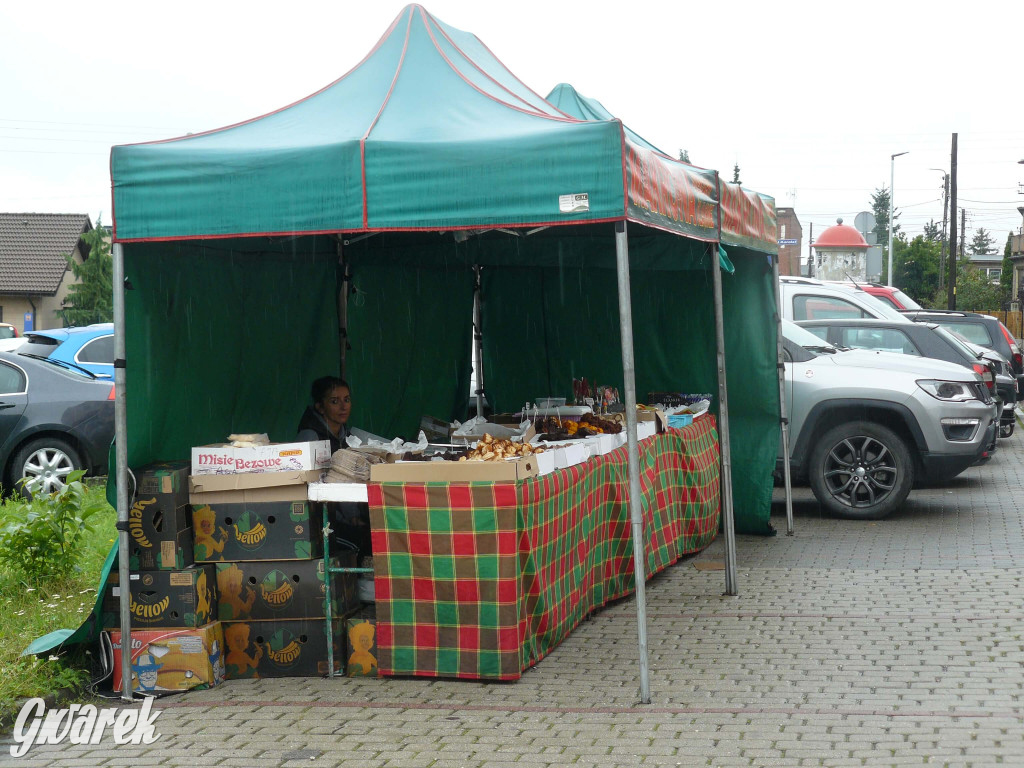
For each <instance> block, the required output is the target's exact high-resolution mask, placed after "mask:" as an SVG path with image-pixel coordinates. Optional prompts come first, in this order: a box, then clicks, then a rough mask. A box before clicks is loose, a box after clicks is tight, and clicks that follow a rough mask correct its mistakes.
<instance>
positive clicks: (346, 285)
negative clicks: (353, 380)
mask: <svg viewBox="0 0 1024 768" xmlns="http://www.w3.org/2000/svg"><path fill="white" fill-rule="evenodd" d="M337 248H338V267H339V268H340V269H341V287H340V288H339V290H338V370H339V375H340V376H341V378H342V379H344V378H345V374H346V372H347V371H346V369H347V368H348V365H347V362H348V360H347V357H348V292H349V291H350V290H351V289H352V277H351V275H350V274H349V271H348V264H347V263H346V262H345V252H344V242H343V241H342V239H341V237H339V238H338V245H337Z"/></svg>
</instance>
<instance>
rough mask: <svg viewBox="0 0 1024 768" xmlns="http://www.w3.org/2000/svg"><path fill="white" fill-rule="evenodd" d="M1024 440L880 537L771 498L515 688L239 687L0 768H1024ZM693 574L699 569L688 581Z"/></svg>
mask: <svg viewBox="0 0 1024 768" xmlns="http://www.w3.org/2000/svg"><path fill="white" fill-rule="evenodd" d="M1022 480H1024V436H1021V435H1020V434H1015V435H1014V436H1013V437H1011V438H1009V439H1008V440H1001V441H1000V450H999V451H998V452H997V454H996V455H995V457H994V458H993V459H992V461H990V462H989V463H988V464H986V465H983V466H981V467H975V468H972V469H970V470H968V471H967V472H965V473H964V474H963V475H961V476H960V477H958V478H956V479H954V480H952V481H949V482H948V483H947V484H946V485H944V486H942V487H938V488H929V489H916V490H915V491H914V492H913V493H912V494H911V496H910V499H909V500H908V501H907V503H906V505H905V506H904V508H903V509H902V510H900V511H899V512H897V513H895V514H894V515H892V516H891V517H890V518H889V519H887V520H884V521H879V522H856V521H849V520H836V519H832V518H830V517H828V516H827V515H825V514H823V513H822V512H821V510H820V508H819V507H818V505H817V504H816V503H815V502H814V501H813V498H812V497H811V495H810V492H809V491H808V490H807V489H795V494H794V496H795V502H794V517H795V535H793V536H787V535H786V518H785V509H784V504H782V503H781V498H782V496H781V493H780V492H778V491H777V492H776V494H775V498H776V501H777V503H775V504H773V509H772V523H773V525H775V527H776V528H777V529H778V530H779V535H778V536H776V537H773V538H761V537H751V536H738V537H737V549H738V555H737V563H738V570H737V584H738V588H739V595H738V596H726V595H724V594H723V592H724V586H725V580H724V573H723V572H722V571H721V570H715V568H716V566H718V565H719V564H721V563H722V562H723V561H724V551H725V550H724V542H723V540H722V538H721V537H719V539H717V540H716V541H715V542H714V543H713V544H712V545H711V546H710V547H709V548H708V549H707V550H705V551H704V552H702V553H701V554H699V555H697V556H695V557H691V558H688V559H687V560H684V561H683V562H680V563H679V564H677V565H675V566H673V567H672V568H670V569H668V570H667V571H666V572H664V573H662V574H659V575H658V576H657V577H655V578H654V579H652V580H651V581H650V582H649V584H648V588H647V608H648V644H649V659H650V680H651V693H652V702H651V703H650V704H649V705H640V704H639V703H638V699H639V691H638V661H637V659H638V653H637V647H636V646H637V636H636V603H635V601H634V600H633V599H632V598H630V599H625V600H622V601H619V602H617V603H615V604H614V605H611V606H609V607H608V608H606V609H605V610H603V611H601V612H599V613H597V614H595V615H594V616H592V617H591V618H590V619H588V620H587V621H585V622H584V623H583V624H582V625H581V626H580V627H579V628H578V629H577V630H576V631H575V632H574V633H573V634H571V635H570V636H569V638H568V639H567V640H566V641H565V642H564V643H563V644H562V645H561V646H560V647H559V648H558V649H556V650H555V651H554V653H552V654H551V655H550V656H549V657H548V658H547V659H544V660H543V661H542V662H541V663H540V664H538V665H537V666H536V667H535V668H533V669H531V670H529V671H527V672H526V673H525V674H524V676H523V678H522V679H521V680H519V681H517V682H514V683H489V684H484V683H475V682H465V681H439V680H408V679H402V680H394V679H378V680H349V679H343V678H341V679H333V680H325V679H312V678H302V679H284V680H264V681H232V682H228V683H226V684H225V685H223V686H220V687H218V688H216V689H214V690H210V691H196V692H190V693H187V694H182V695H179V696H175V697H171V698H167V699H163V700H161V701H160V702H158V704H157V706H158V707H159V708H160V715H159V717H158V719H157V721H156V730H157V732H158V733H160V734H161V736H160V738H159V739H158V740H157V741H156V742H155V743H153V744H150V745H139V746H131V745H128V746H116V745H114V744H113V743H108V741H107V739H104V740H103V742H102V743H100V744H97V745H86V746H75V745H69V744H60V745H42V746H36V747H33V748H32V750H31V751H30V752H29V753H28V755H27V756H26V757H23V758H19V759H15V758H11V757H10V756H9V754H8V749H7V746H8V743H9V742H8V743H4V744H3V745H2V746H3V748H2V750H0V765H2V766H8V765H14V766H19V767H20V768H30V767H35V766H39V767H42V766H68V767H69V768H70V767H71V766H111V767H112V766H133V767H134V766H150V765H154V766H207V765H210V766H212V765H224V766H281V767H282V768H298V767H299V766H308V767H310V768H317V767H323V766H334V765H342V764H345V765H358V766H394V767H395V768H420V767H422V768H428V767H429V768H462V767H464V768H499V767H500V766H509V767H511V766H529V767H533V768H543V767H545V766H570V765H571V766H709V767H716V766H717V767H719V768H731V767H732V766H754V767H763V768H769V767H772V768H774V767H776V766H779V767H781V766H835V767H836V768H839V767H840V766H905V765H925V766H957V767H960V766H964V767H966V766H995V765H1009V766H1024V704H1022V702H1021V695H1022V693H1024V671H1022V661H1024V647H1022V642H1021V638H1022V636H1024V605H1022V598H1024V583H1022V582H1024V515H1022V514H1021V512H1020V506H1021V503H1020V501H1019V499H1020V495H1021V493H1022V490H1021V489H1022ZM698 566H700V567H698Z"/></svg>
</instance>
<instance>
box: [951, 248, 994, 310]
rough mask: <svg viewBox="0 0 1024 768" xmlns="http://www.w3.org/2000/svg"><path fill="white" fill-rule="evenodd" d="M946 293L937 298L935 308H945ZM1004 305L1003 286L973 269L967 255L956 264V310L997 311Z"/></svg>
mask: <svg viewBox="0 0 1024 768" xmlns="http://www.w3.org/2000/svg"><path fill="white" fill-rule="evenodd" d="M945 302H946V292H945V290H941V291H939V292H938V293H937V294H936V296H935V306H938V307H942V306H945ZM1002 305H1003V298H1002V291H1001V286H998V285H993V284H992V282H991V281H990V280H989V279H988V278H987V277H986V276H985V275H984V274H982V273H981V272H979V271H978V270H976V269H972V268H971V260H970V258H969V257H967V256H966V255H965V256H963V257H962V258H960V259H957V262H956V308H957V309H959V310H965V311H972V310H995V309H999V308H1001V307H1002Z"/></svg>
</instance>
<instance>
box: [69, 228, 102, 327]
mask: <svg viewBox="0 0 1024 768" xmlns="http://www.w3.org/2000/svg"><path fill="white" fill-rule="evenodd" d="M105 235H106V231H105V230H104V229H103V228H102V227H101V226H100V224H99V222H97V224H96V227H95V228H94V229H91V230H89V231H88V232H86V233H85V234H83V235H82V240H83V241H84V242H85V244H86V246H87V247H88V249H89V255H88V257H87V258H86V259H85V260H83V261H82V263H81V264H79V263H78V262H77V261H75V260H74V259H73V258H71V256H69V255H67V254H65V258H66V259H67V260H68V266H69V267H70V268H71V271H72V272H73V273H74V275H75V277H76V278H77V279H78V281H79V282H77V283H72V284H71V286H70V288H68V296H67V299H66V300H65V304H64V309H63V310H61V314H62V315H63V316H64V323H65V324H66V325H89V324H90V323H109V322H110V321H111V320H113V319H114V261H113V259H111V257H110V243H108V242H107V240H106V237H105Z"/></svg>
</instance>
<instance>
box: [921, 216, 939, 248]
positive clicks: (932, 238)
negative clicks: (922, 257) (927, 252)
mask: <svg viewBox="0 0 1024 768" xmlns="http://www.w3.org/2000/svg"><path fill="white" fill-rule="evenodd" d="M924 239H925V240H927V241H928V242H930V243H938V242H942V227H941V226H939V225H938V224H936V223H935V219H932V220H931V221H929V222H928V223H927V224H925V225H924Z"/></svg>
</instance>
